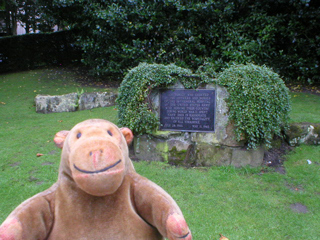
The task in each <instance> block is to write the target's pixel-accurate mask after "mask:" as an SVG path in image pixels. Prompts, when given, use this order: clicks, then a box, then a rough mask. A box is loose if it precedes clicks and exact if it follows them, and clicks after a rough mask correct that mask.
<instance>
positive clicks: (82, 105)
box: [35, 91, 118, 113]
mask: <svg viewBox="0 0 320 240" xmlns="http://www.w3.org/2000/svg"><path fill="white" fill-rule="evenodd" d="M117 96H118V94H117V93H116V92H114V91H109V92H93V93H83V94H81V95H79V94H77V93H70V94H65V95H56V96H50V95H37V96H36V97H35V104H36V112H37V113H55V112H74V111H77V110H86V109H92V108H98V107H109V106H114V105H115V101H116V99H117Z"/></svg>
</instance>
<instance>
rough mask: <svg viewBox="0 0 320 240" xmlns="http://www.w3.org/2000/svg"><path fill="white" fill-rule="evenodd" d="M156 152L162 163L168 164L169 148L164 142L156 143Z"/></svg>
mask: <svg viewBox="0 0 320 240" xmlns="http://www.w3.org/2000/svg"><path fill="white" fill-rule="evenodd" d="M156 151H157V152H159V153H160V154H161V156H162V158H163V159H164V162H166V163H168V160H169V155H168V152H169V146H168V144H167V143H166V142H157V145H156Z"/></svg>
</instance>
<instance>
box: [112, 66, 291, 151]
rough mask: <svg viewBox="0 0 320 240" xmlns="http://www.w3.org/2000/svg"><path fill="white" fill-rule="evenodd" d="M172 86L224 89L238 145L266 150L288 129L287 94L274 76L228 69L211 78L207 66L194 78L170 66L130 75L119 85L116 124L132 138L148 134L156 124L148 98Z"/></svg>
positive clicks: (254, 70)
mask: <svg viewBox="0 0 320 240" xmlns="http://www.w3.org/2000/svg"><path fill="white" fill-rule="evenodd" d="M213 76H218V77H217V78H213ZM177 81H179V82H181V83H182V84H183V85H184V87H185V88H187V89H190V88H193V89H195V88H197V87H198V86H199V85H201V84H202V83H213V84H219V85H221V86H225V87H226V88H227V90H228V92H229V98H228V107H229V121H230V122H232V123H233V125H234V126H235V132H236V137H237V140H238V141H240V140H242V141H243V140H244V141H246V142H247V146H248V147H249V148H255V147H257V146H258V145H259V144H263V143H266V144H267V145H269V143H270V141H271V139H272V137H273V135H274V134H276V135H280V133H281V130H282V129H283V128H284V127H285V126H286V125H287V122H288V113H289V110H290V104H289V90H288V89H287V87H286V86H285V84H284V82H283V80H282V79H281V78H280V77H279V75H278V74H276V73H274V72H273V71H272V70H270V69H269V68H267V67H265V66H263V67H261V66H257V65H254V64H247V65H233V66H231V67H230V68H228V69H226V70H224V71H223V72H221V73H218V74H216V73H215V72H214V71H212V69H211V68H210V64H206V65H205V66H201V67H200V68H199V69H198V71H197V72H196V73H193V72H192V71H191V70H190V69H185V68H181V67H178V66H176V65H174V64H170V65H162V64H147V63H141V64H139V66H137V67H135V68H133V69H131V70H130V71H129V72H128V74H127V75H126V76H125V78H124V80H123V82H122V83H121V86H120V88H119V97H118V99H117V102H118V107H119V124H120V125H122V126H127V127H129V128H130V129H132V130H133V132H134V134H136V135H139V134H145V133H146V134H152V133H153V132H154V131H156V130H157V129H158V128H159V124H160V121H159V118H158V117H157V116H156V114H155V113H154V112H153V111H152V109H151V104H150V100H149V96H150V93H151V91H152V90H153V89H155V88H165V87H168V86H172V85H174V84H175V83H176V82H177ZM226 124H227V123H226Z"/></svg>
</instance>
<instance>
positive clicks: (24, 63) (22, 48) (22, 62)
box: [0, 31, 82, 72]
mask: <svg viewBox="0 0 320 240" xmlns="http://www.w3.org/2000/svg"><path fill="white" fill-rule="evenodd" d="M75 41H76V40H75V36H74V33H73V32H72V31H61V32H55V33H41V34H26V35H19V36H10V37H3V38H0V46H1V48H0V72H9V71H21V70H28V69H34V68H37V67H41V66H48V65H61V64H63V65H66V64H70V63H72V62H74V61H80V59H81V54H82V51H81V50H80V49H79V48H78V47H76V46H75V45H74V43H75Z"/></svg>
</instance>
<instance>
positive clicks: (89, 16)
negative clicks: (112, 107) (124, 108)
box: [55, 0, 320, 83]
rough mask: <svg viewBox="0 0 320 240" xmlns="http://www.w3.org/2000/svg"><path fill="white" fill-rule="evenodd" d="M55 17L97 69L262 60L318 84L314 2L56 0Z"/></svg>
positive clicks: (319, 10)
mask: <svg viewBox="0 0 320 240" xmlns="http://www.w3.org/2000/svg"><path fill="white" fill-rule="evenodd" d="M55 2H56V5H55V7H56V9H58V10H59V12H60V16H59V17H60V19H64V21H66V22H68V23H69V25H70V26H72V27H76V28H78V29H80V30H81V31H82V32H81V34H80V37H79V40H80V42H81V46H82V48H83V50H84V51H85V53H84V57H83V61H84V63H86V64H88V65H90V66H92V67H93V68H94V72H95V73H96V74H105V73H108V72H125V71H126V69H129V68H131V67H134V66H137V65H138V63H139V62H142V61H144V62H149V63H166V64H168V63H173V62H174V63H175V64H176V65H178V66H182V67H187V68H191V69H197V67H198V66H199V65H201V64H202V63H203V62H204V61H210V62H212V63H214V69H215V70H217V71H220V70H221V68H225V67H228V66H229V65H230V64H229V63H230V62H236V63H247V62H254V63H255V64H258V65H263V64H265V65H267V66H269V67H272V68H273V69H275V71H276V72H278V73H279V74H281V75H282V76H285V77H286V79H291V80H296V79H298V80H299V81H301V82H309V83H319V82H320V74H319V65H320V64H319V55H320V52H319V49H320V35H319V33H320V29H319V22H320V2H319V1H317V0H299V1H293V0H278V1H269V0H263V1H252V0H244V1H239V0H230V1H225V0H210V1H182V0H179V1H172V0H161V1H146V0H133V1H113V0H105V1H97V0H90V1H89V0H59V1H58V0H57V1H55Z"/></svg>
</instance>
